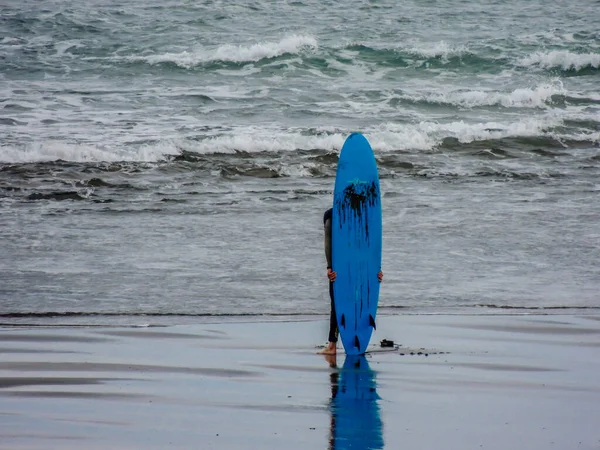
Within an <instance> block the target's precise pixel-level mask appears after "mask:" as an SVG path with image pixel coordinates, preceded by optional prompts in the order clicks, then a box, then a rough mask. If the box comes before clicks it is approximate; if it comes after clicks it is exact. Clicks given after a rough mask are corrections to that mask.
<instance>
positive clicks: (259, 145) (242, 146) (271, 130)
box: [0, 115, 600, 163]
mask: <svg viewBox="0 0 600 450" xmlns="http://www.w3.org/2000/svg"><path fill="white" fill-rule="evenodd" d="M582 118H584V117H583V116H582V117H579V119H580V120H581V119H582ZM350 131H351V130H342V129H336V128H331V127H330V128H327V127H323V128H310V129H303V128H293V129H290V128H278V127H256V126H254V127H239V128H234V129H232V130H230V131H228V132H227V133H226V134H219V135H217V136H209V135H207V136H205V137H194V138H193V139H185V138H182V139H167V140H158V141H150V142H148V143H144V144H137V145H135V144H130V145H125V146H122V147H119V148H117V149H110V148H105V147H99V146H98V147H95V146H93V145H81V144H74V143H70V142H66V141H64V142H58V141H54V142H49V141H46V142H43V143H36V144H26V145H12V146H11V145H4V146H2V147H0V162H2V163H23V162H43V161H56V160H63V161H73V162H120V161H123V162H128V161H131V162H159V161H165V160H167V159H172V157H173V156H176V155H180V154H182V152H186V151H187V152H192V153H195V154H201V155H202V154H236V153H240V152H243V153H247V154H256V153H262V152H267V153H273V152H294V151H302V150H313V149H318V150H324V151H331V152H336V151H339V149H340V148H341V147H342V145H343V143H344V141H345V139H346V137H347V135H348V134H349V133H350ZM362 132H363V133H364V134H365V135H366V136H367V138H368V139H369V141H370V142H371V145H372V146H373V148H375V149H377V151H379V152H389V151H399V150H400V151H408V150H410V151H428V150H432V149H435V148H438V147H439V146H441V145H443V143H444V142H445V141H446V140H447V139H455V140H456V141H457V142H459V143H470V142H476V141H485V140H498V139H504V138H509V137H536V136H537V137H551V138H553V139H555V140H557V141H559V142H569V141H575V142H584V143H585V142H587V143H590V144H593V145H596V144H597V143H598V142H600V131H596V130H590V129H587V128H586V129H584V128H577V129H573V128H565V122H564V118H558V117H555V116H552V115H550V116H546V117H539V118H528V119H523V120H518V121H516V122H513V123H500V122H476V123H473V122H465V121H462V120H461V121H453V122H446V123H442V122H432V121H421V122H418V123H394V122H387V123H382V124H380V125H377V126H372V127H368V128H365V129H363V130H362ZM565 145H567V144H565Z"/></svg>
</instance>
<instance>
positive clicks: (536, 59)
mask: <svg viewBox="0 0 600 450" xmlns="http://www.w3.org/2000/svg"><path fill="white" fill-rule="evenodd" d="M517 64H518V65H520V66H523V67H530V66H538V67H541V68H542V69H563V70H581V69H585V68H594V69H598V68H600V53H574V52H570V51H567V50H553V51H551V52H535V53H533V54H531V55H529V56H526V57H525V58H522V59H520V60H519V61H518V62H517Z"/></svg>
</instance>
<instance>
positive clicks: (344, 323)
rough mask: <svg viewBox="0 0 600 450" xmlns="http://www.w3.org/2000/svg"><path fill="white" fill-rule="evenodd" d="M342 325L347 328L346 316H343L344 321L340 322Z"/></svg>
mask: <svg viewBox="0 0 600 450" xmlns="http://www.w3.org/2000/svg"><path fill="white" fill-rule="evenodd" d="M340 325H341V326H343V327H344V328H346V316H345V315H344V314H342V319H341V320H340Z"/></svg>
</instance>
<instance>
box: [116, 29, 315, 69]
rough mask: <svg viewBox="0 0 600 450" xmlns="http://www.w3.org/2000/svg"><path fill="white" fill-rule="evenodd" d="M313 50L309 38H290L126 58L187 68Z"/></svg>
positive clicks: (312, 40) (292, 36)
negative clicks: (216, 62) (209, 63)
mask: <svg viewBox="0 0 600 450" xmlns="http://www.w3.org/2000/svg"><path fill="white" fill-rule="evenodd" d="M316 48H318V42H317V40H316V39H315V38H314V37H313V36H308V35H291V36H286V37H284V38H283V39H281V40H280V41H278V42H259V43H256V44H252V45H249V46H244V45H232V44H225V45H222V46H220V47H218V48H216V49H214V50H207V49H205V48H199V49H196V50H194V51H191V52H188V51H184V52H181V53H165V54H162V55H150V56H136V57H129V58H128V59H133V60H136V61H140V60H141V61H146V62H148V63H149V64H159V63H165V62H171V63H174V64H176V65H178V66H180V67H184V68H187V69H189V68H191V67H194V66H197V65H198V64H203V63H207V62H213V61H228V62H256V61H260V60H261V59H267V58H275V57H277V56H281V55H285V54H298V53H300V52H301V51H302V50H305V49H316Z"/></svg>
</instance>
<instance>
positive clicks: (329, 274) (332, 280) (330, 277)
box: [327, 269, 337, 283]
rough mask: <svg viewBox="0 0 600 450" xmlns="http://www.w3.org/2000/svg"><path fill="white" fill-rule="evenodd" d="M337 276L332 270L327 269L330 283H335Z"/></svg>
mask: <svg viewBox="0 0 600 450" xmlns="http://www.w3.org/2000/svg"><path fill="white" fill-rule="evenodd" d="M336 276H337V273H335V272H334V271H333V270H331V269H327V278H329V281H331V282H332V283H333V282H334V281H335V277H336Z"/></svg>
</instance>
